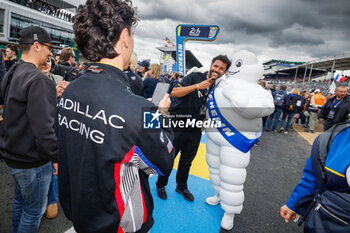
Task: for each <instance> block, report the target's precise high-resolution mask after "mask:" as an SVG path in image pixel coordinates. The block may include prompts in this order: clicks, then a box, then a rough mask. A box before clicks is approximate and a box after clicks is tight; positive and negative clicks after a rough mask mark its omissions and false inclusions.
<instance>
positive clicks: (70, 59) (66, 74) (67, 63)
mask: <svg viewBox="0 0 350 233" xmlns="http://www.w3.org/2000/svg"><path fill="white" fill-rule="evenodd" d="M74 58H75V54H74V51H73V49H72V48H70V47H67V48H64V49H62V51H61V53H60V62H59V63H58V64H57V65H55V66H54V67H53V68H52V70H51V73H53V74H57V75H60V76H62V77H63V80H64V81H68V82H71V81H73V80H75V79H76V78H77V74H78V71H77V70H76V69H75V68H74V67H73V66H72V65H73V64H74Z"/></svg>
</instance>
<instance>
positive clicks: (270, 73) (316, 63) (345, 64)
mask: <svg viewBox="0 0 350 233" xmlns="http://www.w3.org/2000/svg"><path fill="white" fill-rule="evenodd" d="M263 65H264V70H265V72H264V79H265V80H267V81H268V82H269V83H272V84H277V83H285V84H288V86H290V87H298V88H302V89H305V88H307V89H313V88H321V89H323V90H327V89H328V88H329V86H330V84H331V83H332V81H333V80H334V73H335V72H336V71H341V72H342V73H343V72H344V71H348V70H350V53H345V54H341V55H336V56H330V57H324V58H320V59H315V60H311V61H308V62H289V61H281V60H270V61H268V62H265V63H263ZM344 83H345V84H346V85H348V84H349V80H347V81H346V82H344Z"/></svg>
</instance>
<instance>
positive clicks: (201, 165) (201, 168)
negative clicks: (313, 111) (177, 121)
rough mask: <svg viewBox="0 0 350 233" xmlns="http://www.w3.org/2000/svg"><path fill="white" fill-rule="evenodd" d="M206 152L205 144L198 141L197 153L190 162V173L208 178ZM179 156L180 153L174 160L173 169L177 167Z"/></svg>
mask: <svg viewBox="0 0 350 233" xmlns="http://www.w3.org/2000/svg"><path fill="white" fill-rule="evenodd" d="M206 153H207V149H206V147H205V144H204V143H200V144H199V147H198V151H197V155H196V157H195V158H194V160H193V162H192V166H191V169H190V174H191V175H194V176H198V177H200V178H203V179H206V180H209V170H208V164H207V161H206V159H205V155H206ZM180 156H181V154H179V155H178V156H177V157H176V159H175V161H174V169H177V166H178V165H179V159H180Z"/></svg>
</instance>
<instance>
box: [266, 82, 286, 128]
mask: <svg viewBox="0 0 350 233" xmlns="http://www.w3.org/2000/svg"><path fill="white" fill-rule="evenodd" d="M286 89H287V86H286V85H281V87H280V90H278V91H275V92H274V93H273V94H272V95H273V101H274V103H275V111H274V113H272V114H271V115H270V116H269V119H268V122H267V127H266V131H270V130H272V131H273V132H276V127H277V125H278V121H279V119H280V116H281V114H282V112H283V108H284V106H285V102H284V101H285V99H286V98H285V97H286V96H287V94H286V92H285V91H286ZM272 122H273V125H272ZM271 125H272V128H271Z"/></svg>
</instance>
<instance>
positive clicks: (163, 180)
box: [156, 55, 231, 201]
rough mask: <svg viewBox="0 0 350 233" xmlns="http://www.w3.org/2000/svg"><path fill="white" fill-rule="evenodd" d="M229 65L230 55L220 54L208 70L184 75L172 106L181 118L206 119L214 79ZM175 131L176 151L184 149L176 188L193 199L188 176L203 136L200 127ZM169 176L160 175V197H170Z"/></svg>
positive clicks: (179, 119)
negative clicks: (208, 99) (188, 185)
mask: <svg viewBox="0 0 350 233" xmlns="http://www.w3.org/2000/svg"><path fill="white" fill-rule="evenodd" d="M230 65H231V61H230V60H229V59H228V58H227V56H224V55H218V56H216V57H214V58H213V60H212V63H211V66H210V70H209V72H205V73H200V72H193V73H191V74H189V75H187V76H186V77H184V78H183V80H182V81H181V82H179V83H177V85H176V86H175V88H174V89H173V90H172V92H171V96H172V97H177V100H176V102H175V104H174V105H172V107H171V111H170V112H171V114H172V115H173V116H180V117H177V120H178V121H187V120H192V119H194V120H196V121H201V120H203V119H204V117H205V112H206V106H207V102H206V100H207V97H208V95H209V94H210V92H211V91H212V90H213V89H214V86H215V81H216V80H217V79H219V78H220V77H221V76H222V75H223V74H225V72H226V71H227V70H228V68H230ZM182 116H185V117H184V118H183V117H182ZM187 116H188V117H187ZM186 118H187V119H186ZM174 134H175V139H174V147H175V155H177V154H178V153H179V152H181V157H180V161H179V167H178V170H177V173H176V183H177V186H176V192H178V193H179V194H181V195H182V196H183V197H184V198H185V200H187V201H193V200H194V197H193V195H192V193H191V192H190V191H189V190H188V187H187V179H188V175H189V171H190V168H191V164H192V161H193V159H194V158H195V156H196V154H197V150H198V146H199V143H200V139H201V136H202V133H201V128H197V127H189V128H174ZM168 179H169V176H159V177H158V180H157V184H156V185H157V194H158V196H159V197H160V198H161V199H167V193H166V190H165V186H166V185H167V184H168Z"/></svg>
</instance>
